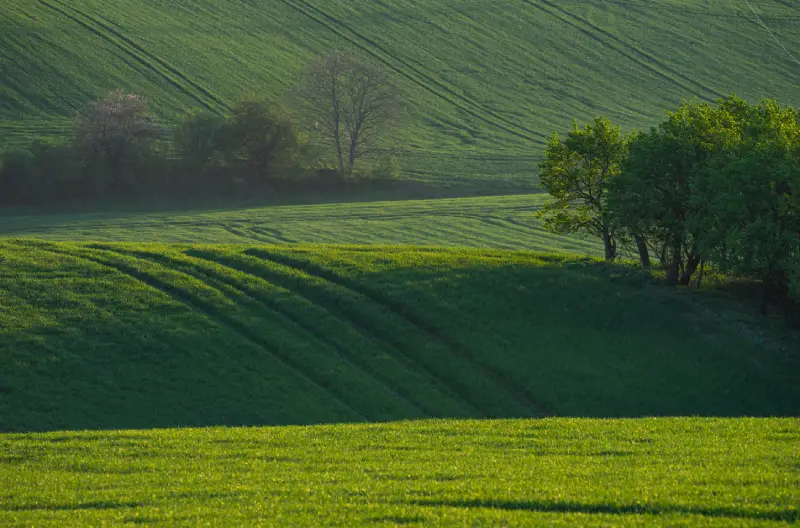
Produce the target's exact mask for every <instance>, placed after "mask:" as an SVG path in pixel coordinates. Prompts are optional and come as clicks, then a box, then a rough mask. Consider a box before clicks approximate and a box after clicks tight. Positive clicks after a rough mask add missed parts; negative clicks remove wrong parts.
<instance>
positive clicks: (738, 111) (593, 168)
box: [539, 96, 800, 326]
mask: <svg viewBox="0 0 800 528" xmlns="http://www.w3.org/2000/svg"><path fill="white" fill-rule="evenodd" d="M540 168H541V173H542V174H541V181H542V184H543V186H544V188H545V189H546V190H547V191H548V192H549V193H550V194H551V195H552V196H553V199H552V200H551V201H550V202H549V203H548V204H547V205H546V206H545V207H544V208H543V210H542V211H540V213H539V216H540V217H541V218H543V219H544V222H545V226H546V227H547V228H548V229H550V230H552V231H556V232H562V233H575V232H582V233H585V234H589V235H591V236H595V237H599V238H601V239H602V240H603V242H604V245H605V247H606V252H605V253H606V259H607V260H609V261H613V260H615V259H616V257H617V244H618V243H619V244H622V245H623V246H628V247H630V248H631V249H632V250H634V251H635V252H637V253H638V254H639V258H640V261H641V264H642V265H643V266H644V267H647V268H650V267H651V257H650V255H651V254H653V255H654V256H655V257H656V258H657V260H658V263H659V264H660V266H661V267H662V268H663V270H664V274H665V278H666V282H667V283H668V284H670V285H682V286H688V285H689V284H690V283H691V282H692V280H693V277H697V278H696V283H697V286H698V287H699V286H700V283H701V281H702V278H703V277H702V275H703V272H704V270H705V267H706V266H713V268H714V269H715V270H717V271H719V272H722V273H726V274H729V275H731V276H733V277H739V278H744V279H748V280H754V281H757V282H758V283H759V284H760V286H761V287H760V289H761V294H760V301H759V304H760V309H761V311H762V313H766V311H767V307H768V305H769V303H774V304H777V305H778V306H779V307H780V309H781V311H782V312H783V314H784V316H785V317H786V320H787V322H788V323H789V324H791V325H792V326H800V112H798V111H797V110H796V109H794V108H791V107H782V106H780V105H779V104H778V103H777V102H775V101H771V100H764V101H761V103H759V104H758V105H751V104H748V103H747V102H746V101H743V100H742V99H739V98H737V97H735V96H731V97H728V98H725V99H720V100H719V101H717V103H716V104H709V103H704V102H698V101H693V102H685V103H684V104H683V105H681V107H680V108H678V109H677V110H676V111H674V112H667V119H666V120H665V121H664V122H663V123H661V124H659V125H658V126H657V127H653V128H651V129H650V130H649V131H644V132H634V133H633V134H631V135H629V136H627V137H626V136H623V135H622V134H620V131H619V127H616V126H614V125H612V124H611V122H610V121H608V120H607V119H605V118H602V117H599V118H597V119H595V120H594V121H593V122H592V123H591V124H589V125H587V126H586V127H585V128H583V129H581V128H579V127H578V125H577V123H575V125H574V127H573V130H572V131H571V132H570V133H569V134H568V135H567V137H566V138H565V139H564V140H562V139H561V138H559V136H558V135H557V134H554V135H553V137H552V138H551V139H550V140H549V141H548V145H547V151H546V153H545V159H544V160H543V161H542V162H541V164H540Z"/></svg>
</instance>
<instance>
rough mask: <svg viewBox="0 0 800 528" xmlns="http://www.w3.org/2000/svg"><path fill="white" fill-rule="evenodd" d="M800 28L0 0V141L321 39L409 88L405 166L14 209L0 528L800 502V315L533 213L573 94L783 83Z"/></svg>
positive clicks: (766, 17)
mask: <svg viewBox="0 0 800 528" xmlns="http://www.w3.org/2000/svg"><path fill="white" fill-rule="evenodd" d="M751 6H752V10H751ZM753 10H755V11H756V12H757V13H758V14H759V15H760V16H761V21H762V23H763V24H762V23H759V21H758V20H757V17H756V15H755V14H754V12H753ZM799 23H800V4H798V3H797V2H792V1H791V0H750V1H749V2H747V1H744V0H714V1H712V0H659V1H646V0H625V1H623V0H496V1H491V2H490V1H488V0H439V1H434V0H381V1H375V0H247V1H241V0H207V1H199V0H117V1H113V2H111V1H108V0H0V153H2V152H3V151H7V150H10V149H14V148H18V147H26V146H27V145H28V144H29V143H30V142H31V141H32V140H33V139H35V138H39V137H43V138H51V139H56V140H64V141H67V140H69V136H70V134H71V131H72V127H73V122H74V118H75V115H76V112H77V111H78V110H79V109H81V108H82V107H84V106H85V105H86V104H87V103H89V102H90V101H92V100H95V99H96V98H98V97H102V96H103V95H105V94H106V93H108V92H109V91H112V90H115V89H124V90H126V91H132V92H136V93H139V94H141V95H143V96H145V97H146V98H147V99H148V100H149V101H150V102H151V106H152V110H153V112H154V113H155V115H156V116H157V118H158V120H159V121H160V122H162V123H163V124H165V125H169V124H172V123H175V122H176V120H177V119H178V118H179V116H181V115H183V114H184V113H185V112H186V111H187V110H189V109H192V108H205V109H207V110H210V111H212V112H216V113H220V114H223V113H225V112H226V111H227V110H229V109H230V107H231V106H232V105H233V104H235V103H236V102H237V101H239V100H240V99H241V98H243V97H245V96H249V95H258V96H261V97H264V98H268V99H271V100H275V101H279V102H283V103H285V104H289V105H290V104H291V103H290V102H289V100H288V97H287V95H288V94H289V92H290V88H291V86H292V85H293V83H294V82H295V79H296V77H297V74H298V73H299V72H300V71H301V69H302V68H303V65H304V64H306V63H307V62H308V61H310V60H312V59H313V58H314V57H316V56H317V55H318V54H320V53H322V52H325V51H328V50H330V49H331V48H333V47H342V48H344V49H346V50H349V51H356V52H358V53H360V54H362V55H366V56H369V57H371V58H372V59H374V60H376V61H378V62H379V63H380V64H381V65H382V66H383V67H384V68H385V69H386V70H387V71H388V72H389V73H390V75H391V77H392V79H393V80H394V81H395V82H396V84H397V85H398V87H399V89H400V91H401V93H402V94H403V96H404V99H405V101H406V103H407V110H408V111H407V114H406V115H405V116H404V120H403V121H404V122H403V125H402V127H398V130H397V145H398V153H399V156H398V157H399V161H400V165H401V175H400V176H401V177H400V179H399V180H397V181H393V182H378V183H375V182H362V183H360V184H359V186H357V188H356V186H352V188H350V187H347V186H346V185H342V186H341V188H340V189H336V190H334V189H325V188H322V187H320V188H318V189H313V190H309V191H308V193H307V194H303V195H302V196H300V195H297V194H296V193H295V194H293V193H294V192H295V191H293V190H292V189H289V187H288V186H287V187H286V189H284V190H283V191H281V190H280V189H278V187H279V186H277V185H276V190H275V193H274V195H270V196H269V197H264V196H239V198H238V199H240V200H251V201H249V202H246V203H248V204H250V205H248V206H243V205H241V204H242V203H245V202H239V205H238V206H237V205H236V204H235V203H233V202H232V201H231V202H223V201H221V200H222V197H213V196H212V197H209V198H208V200H209V201H213V200H216V201H215V202H213V203H216V204H217V205H219V204H224V205H223V207H220V208H218V209H212V208H210V207H211V206H209V205H208V203H206V205H205V206H204V205H203V204H201V203H194V202H190V201H189V200H190V196H192V195H194V194H193V193H194V191H196V189H187V193H186V197H185V198H186V201H185V202H184V203H193V206H192V208H186V209H185V210H179V209H176V208H175V204H174V203H172V205H171V207H170V204H168V203H167V202H168V201H169V199H170V198H169V197H165V196H153V197H152V198H151V200H150V201H149V203H146V204H143V203H141V202H137V203H135V202H131V203H128V204H127V205H125V206H124V207H123V206H119V205H118V204H117V205H115V204H112V203H108V204H105V205H104V206H102V207H98V208H96V209H94V210H92V211H90V212H85V213H76V212H75V210H74V209H73V210H71V211H67V210H64V212H62V213H55V212H54V211H55V210H56V209H53V210H51V211H49V212H47V214H37V211H35V210H33V209H24V208H23V209H15V210H11V209H8V210H4V211H3V213H2V215H0V365H2V367H0V525H2V526H42V525H50V526H89V525H90V526H100V525H133V524H139V525H142V524H143V525H155V524H165V525H186V526H254V525H269V526H319V525H325V526H355V525H375V526H407V525H411V526H414V525H434V526H436V525H442V526H454V525H455V526H609V525H615V526H719V527H728V526H754V527H756V526H757V527H761V526H788V525H794V524H796V523H797V521H798V519H800V514H798V510H799V506H800V451H798V446H799V445H800V421H798V417H800V383H798V380H800V376H799V375H798V373H799V372H800V353H798V352H799V351H800V335H798V333H797V332H792V331H790V330H788V329H787V328H786V327H785V326H783V322H782V321H779V318H778V316H777V315H775V316H774V317H764V316H761V315H757V314H756V310H755V307H754V305H753V303H752V301H749V300H747V299H746V296H747V294H748V293H747V291H748V288H750V285H749V284H744V283H743V282H742V281H737V280H731V278H730V277H722V276H720V275H719V274H718V273H717V272H716V271H714V270H713V269H711V270H709V271H708V272H707V276H706V279H705V282H704V288H703V290H701V291H696V290H692V289H670V288H667V287H665V286H663V285H662V284H661V283H660V282H659V280H658V279H657V278H653V277H652V276H649V275H648V274H646V273H645V272H644V271H643V270H641V269H639V268H638V267H636V266H634V265H633V264H631V263H630V262H627V261H623V262H621V263H617V264H608V263H605V262H602V261H600V260H599V258H598V257H600V256H601V255H602V249H603V248H602V246H601V245H600V244H599V241H598V240H595V239H591V238H585V237H580V236H561V235H555V234H552V233H548V232H545V231H544V229H543V228H542V224H541V222H540V221H539V220H538V219H537V218H536V213H537V211H538V210H539V209H540V208H541V207H542V205H543V203H544V201H545V200H546V199H547V197H546V196H545V195H543V194H535V193H537V192H538V191H540V189H538V188H537V183H538V180H537V162H538V161H539V160H540V158H541V156H542V154H543V150H544V141H545V138H547V137H549V136H550V134H551V133H552V132H553V131H554V130H558V131H566V130H567V129H568V128H569V127H570V126H571V121H572V119H573V118H575V119H578V120H579V121H586V120H588V119H590V118H593V117H595V116H597V115H601V114H602V115H605V116H607V117H609V118H611V119H612V120H613V122H614V123H616V124H619V125H620V126H621V127H622V129H623V130H624V131H626V132H627V131H629V130H632V129H634V128H645V127H649V126H652V125H655V124H657V123H658V122H659V121H661V120H662V119H663V116H664V110H665V109H671V108H675V107H676V106H677V105H678V104H679V103H680V101H681V100H683V99H685V98H691V97H698V98H701V99H704V100H711V99H715V98H717V97H721V96H726V95H728V94H730V93H732V92H735V93H736V94H738V95H739V96H742V97H744V98H745V99H748V100H750V101H755V100H758V99H760V98H762V97H768V98H776V99H777V100H778V101H779V102H780V103H782V104H786V105H792V106H800V92H799V91H798V90H797V87H798V86H799V85H800V68H799V67H798V66H797V64H796V63H795V62H794V60H793V58H792V57H790V54H792V53H793V54H794V55H796V56H800V32H798V31H796V27H797V25H798V24H799ZM763 25H766V26H767V27H768V28H769V29H767V28H765V27H763ZM770 31H771V32H772V33H773V35H770ZM782 46H785V50H784V49H782ZM787 51H788V53H787ZM287 189H288V190H287ZM2 191H3V190H2V189H0V192H2ZM231 192H232V194H231V195H236V194H237V193H236V192H234V191H231ZM520 193H526V194H520ZM199 194H202V193H199ZM239 194H244V193H239ZM504 194H505V195H504ZM461 196H473V197H470V198H456V197H461ZM409 198H414V199H413V200H412V199H409ZM419 198H438V199H419ZM360 200H364V201H362V202H360V203H359V201H360ZM366 200H370V201H366ZM337 201H341V202H349V203H334V202H337ZM209 203H212V202H209ZM290 203H302V204H304V205H287V204H290ZM315 203H316V205H314V204H315ZM62 205H63V204H62ZM265 205H271V206H269V207H265ZM204 207H205V208H204ZM126 208H127V209H126ZM623 257H624V258H632V255H628V254H624V255H623ZM623 260H624V259H623ZM655 276H656V277H658V272H656V273H655ZM734 279H735V278H734ZM733 285H736V286H742V291H738V290H737V291H738V293H736V294H735V295H734V293H733V292H734V289H733V288H732V286H733ZM742 292H744V295H742Z"/></svg>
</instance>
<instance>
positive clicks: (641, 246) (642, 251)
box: [633, 235, 651, 268]
mask: <svg viewBox="0 0 800 528" xmlns="http://www.w3.org/2000/svg"><path fill="white" fill-rule="evenodd" d="M633 238H634V239H635V240H636V248H637V249H638V250H639V262H640V263H641V264H642V267H643V268H649V267H650V266H651V263H650V250H649V249H648V248H647V241H646V240H645V239H644V237H643V236H641V235H634V237H633Z"/></svg>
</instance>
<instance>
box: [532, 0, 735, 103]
mask: <svg viewBox="0 0 800 528" xmlns="http://www.w3.org/2000/svg"><path fill="white" fill-rule="evenodd" d="M539 1H540V2H542V3H543V4H546V5H549V6H550V7H552V8H553V9H556V10H558V11H560V12H562V13H564V15H565V16H569V17H572V18H573V19H574V20H577V21H579V22H581V23H583V24H586V25H587V26H589V27H590V28H592V29H593V30H594V31H596V32H598V33H600V34H601V35H603V36H605V37H606V38H608V39H610V40H612V41H614V42H616V43H618V44H619V45H620V46H623V47H625V48H628V49H630V50H631V51H632V52H633V53H635V54H637V55H639V56H641V57H642V58H643V59H645V60H648V61H650V62H652V63H654V64H655V65H657V66H658V67H660V68H662V69H664V70H666V71H667V72H669V73H671V74H672V75H675V76H677V77H680V78H681V79H683V80H684V81H686V82H688V83H691V84H693V85H695V86H696V87H697V88H700V89H701V90H705V91H706V92H709V93H711V94H713V95H715V96H717V97H725V94H722V93H719V92H717V91H716V90H714V89H713V88H710V87H708V86H706V85H704V84H702V83H700V82H698V81H696V80H695V79H692V78H691V77H687V76H686V75H684V74H682V73H681V72H679V71H677V70H675V69H674V68H672V67H671V66H669V65H668V64H666V63H664V62H663V61H662V60H660V59H659V58H658V57H655V56H654V55H651V54H650V53H647V52H646V51H644V50H640V49H638V48H637V47H635V46H633V45H632V44H630V43H628V42H625V41H624V40H622V39H621V38H620V37H618V36H616V35H614V34H613V33H611V32H610V31H607V30H605V29H603V28H601V27H600V26H598V25H596V24H593V23H592V22H591V21H589V20H587V19H585V18H583V17H580V16H578V15H576V14H574V13H571V12H570V11H567V10H566V9H564V8H563V7H560V6H558V5H556V4H555V3H553V2H552V1H551V0H539Z"/></svg>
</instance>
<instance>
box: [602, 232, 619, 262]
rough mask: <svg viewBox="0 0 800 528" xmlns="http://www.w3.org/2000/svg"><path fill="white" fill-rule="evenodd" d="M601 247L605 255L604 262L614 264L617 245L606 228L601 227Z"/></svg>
mask: <svg viewBox="0 0 800 528" xmlns="http://www.w3.org/2000/svg"><path fill="white" fill-rule="evenodd" d="M603 246H604V248H605V253H606V262H614V260H615V259H616V258H617V243H616V242H615V241H614V236H613V235H612V234H611V230H610V229H609V228H608V226H603Z"/></svg>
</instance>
